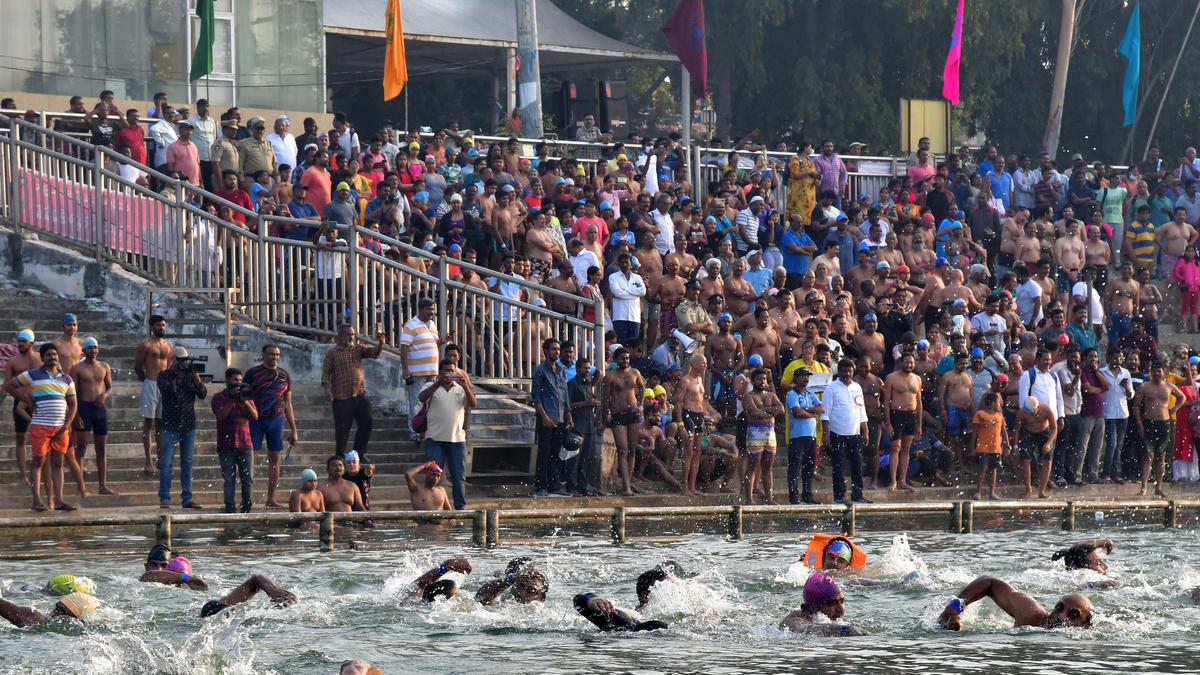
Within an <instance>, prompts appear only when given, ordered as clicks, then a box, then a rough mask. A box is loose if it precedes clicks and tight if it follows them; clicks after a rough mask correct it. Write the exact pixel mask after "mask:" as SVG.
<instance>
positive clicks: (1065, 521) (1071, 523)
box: [1062, 502, 1075, 530]
mask: <svg viewBox="0 0 1200 675" xmlns="http://www.w3.org/2000/svg"><path fill="white" fill-rule="evenodd" d="M1062 529H1064V530H1074V529H1075V502H1067V507H1066V508H1064V509H1063V517H1062Z"/></svg>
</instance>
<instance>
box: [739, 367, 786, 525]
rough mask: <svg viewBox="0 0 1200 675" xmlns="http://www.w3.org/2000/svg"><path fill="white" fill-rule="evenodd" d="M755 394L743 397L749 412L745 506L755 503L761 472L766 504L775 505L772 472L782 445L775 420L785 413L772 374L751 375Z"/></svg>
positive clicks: (764, 371)
mask: <svg viewBox="0 0 1200 675" xmlns="http://www.w3.org/2000/svg"><path fill="white" fill-rule="evenodd" d="M750 378H751V380H752V381H753V382H754V390H753V391H750V392H748V393H747V394H746V395H745V396H744V397H742V404H743V406H744V407H745V410H746V457H745V460H744V461H745V462H746V463H745V464H744V465H743V467H742V503H744V504H753V503H754V487H755V485H756V484H757V482H758V477H759V474H760V472H761V475H762V481H763V492H764V494H765V495H766V499H765V502H766V503H767V504H774V503H775V497H774V494H773V493H772V487H773V481H772V476H771V468H772V467H773V466H774V464H775V453H776V448H777V447H778V441H777V440H776V437H775V418H776V417H777V416H779V415H782V414H783V413H784V412H785V408H784V406H783V402H782V401H780V400H779V396H777V395H776V394H775V391H774V389H772V387H771V382H772V380H773V377H772V373H771V371H769V370H767V369H766V368H756V369H754V371H753V372H752V373H751V374H750Z"/></svg>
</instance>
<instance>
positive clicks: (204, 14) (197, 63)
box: [188, 0, 216, 81]
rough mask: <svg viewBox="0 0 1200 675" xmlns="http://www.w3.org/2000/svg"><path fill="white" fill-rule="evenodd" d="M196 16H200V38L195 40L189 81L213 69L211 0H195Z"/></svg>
mask: <svg viewBox="0 0 1200 675" xmlns="http://www.w3.org/2000/svg"><path fill="white" fill-rule="evenodd" d="M196 16H198V17H200V38H199V39H198V40H196V51H195V52H194V53H193V54H192V72H191V73H190V74H189V75H188V80H189V81H195V80H198V79H200V78H202V77H204V76H205V75H208V74H209V73H211V72H212V71H213V40H214V39H215V37H216V35H215V26H214V25H213V0H196Z"/></svg>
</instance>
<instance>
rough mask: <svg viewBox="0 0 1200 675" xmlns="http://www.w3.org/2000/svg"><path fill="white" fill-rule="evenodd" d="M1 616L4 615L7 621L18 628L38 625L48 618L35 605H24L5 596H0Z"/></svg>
mask: <svg viewBox="0 0 1200 675" xmlns="http://www.w3.org/2000/svg"><path fill="white" fill-rule="evenodd" d="M0 617H4V619H5V620H6V621H8V622H9V623H11V624H12V625H14V626H16V627H17V628H25V627H26V626H36V625H38V624H40V623H44V622H45V621H46V619H47V618H48V617H47V616H46V615H45V614H43V613H41V612H39V611H38V610H36V609H34V608H33V607H22V606H21V605H18V604H16V603H13V602H9V601H8V600H5V599H4V598H0Z"/></svg>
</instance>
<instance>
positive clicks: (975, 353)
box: [971, 347, 983, 359]
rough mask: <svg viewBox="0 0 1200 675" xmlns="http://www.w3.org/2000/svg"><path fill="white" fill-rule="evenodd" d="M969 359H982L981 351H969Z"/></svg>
mask: <svg viewBox="0 0 1200 675" xmlns="http://www.w3.org/2000/svg"><path fill="white" fill-rule="evenodd" d="M971 358H973V359H982V358H983V350H982V349H980V348H979V347H976V348H974V349H972V350H971Z"/></svg>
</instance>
